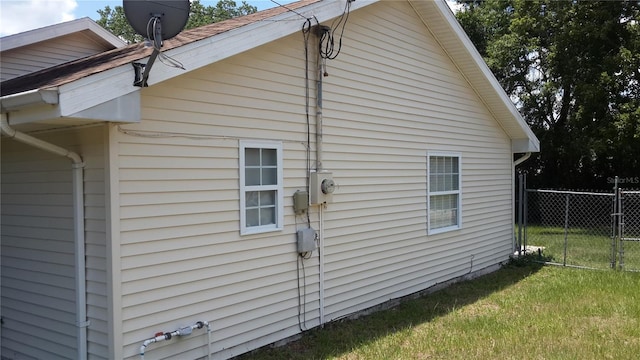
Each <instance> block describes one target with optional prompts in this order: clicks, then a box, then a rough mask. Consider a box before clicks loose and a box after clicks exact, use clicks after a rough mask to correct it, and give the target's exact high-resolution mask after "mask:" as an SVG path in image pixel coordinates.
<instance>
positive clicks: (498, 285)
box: [236, 255, 543, 360]
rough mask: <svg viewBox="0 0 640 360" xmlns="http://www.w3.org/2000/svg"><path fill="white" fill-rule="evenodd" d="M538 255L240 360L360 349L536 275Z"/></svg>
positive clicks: (331, 354)
mask: <svg viewBox="0 0 640 360" xmlns="http://www.w3.org/2000/svg"><path fill="white" fill-rule="evenodd" d="M536 259H537V255H536V256H527V257H523V258H521V259H518V260H512V261H511V262H510V263H508V264H506V265H505V266H503V267H502V268H501V269H500V270H498V271H496V272H493V273H490V274H487V275H484V276H482V277H479V278H476V279H474V280H469V281H463V282H459V283H455V284H453V285H451V286H448V287H446V288H444V289H441V290H438V291H436V292H432V293H426V294H424V295H421V296H419V297H418V298H413V297H411V298H410V297H407V298H405V299H402V301H400V304H399V305H397V306H395V307H393V308H390V309H387V310H382V311H378V312H374V313H372V314H369V315H366V316H363V317H360V318H357V319H345V320H338V321H333V322H330V323H328V324H325V326H324V328H314V329H312V330H309V331H307V332H305V333H303V334H302V337H301V338H300V339H298V340H296V341H293V342H290V343H287V344H286V345H283V346H279V347H271V346H267V347H263V348H261V349H258V350H255V351H253V352H250V353H247V354H244V355H241V356H239V357H237V358H236V360H256V359H257V360H267V359H269V360H271V359H274V360H275V359H278V360H280V359H291V360H294V359H326V358H332V357H338V356H341V355H343V354H345V353H347V352H350V351H352V350H353V349H356V348H358V347H361V346H363V345H366V344H368V343H371V342H373V341H375V340H376V339H378V338H381V337H385V336H387V335H391V334H393V333H396V332H398V331H403V330H405V329H409V328H411V327H413V326H416V325H419V324H422V323H426V322H429V321H431V320H433V319H435V318H438V317H440V316H444V315H446V314H448V313H450V312H452V311H454V310H456V309H458V308H460V307H463V306H465V305H468V304H473V303H474V302H476V301H478V300H480V299H482V298H484V297H486V296H488V295H490V294H492V293H494V292H498V291H501V290H503V289H505V288H507V287H509V286H511V285H514V284H516V283H518V282H519V281H521V280H523V279H524V278H526V277H528V276H530V275H532V274H534V273H536V272H537V271H538V270H540V269H541V268H542V266H543V265H542V264H540V263H538V262H536V261H534V260H536Z"/></svg>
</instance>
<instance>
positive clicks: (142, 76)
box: [132, 47, 160, 87]
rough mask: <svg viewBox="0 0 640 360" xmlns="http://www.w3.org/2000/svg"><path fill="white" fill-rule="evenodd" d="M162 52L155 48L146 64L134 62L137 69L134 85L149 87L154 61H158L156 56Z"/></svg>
mask: <svg viewBox="0 0 640 360" xmlns="http://www.w3.org/2000/svg"><path fill="white" fill-rule="evenodd" d="M158 54H160V50H159V49H157V48H155V47H154V48H153V52H152V53H151V56H149V61H147V63H146V64H141V63H133V64H132V65H133V68H134V70H135V77H136V78H135V79H134V80H133V86H138V87H147V86H149V84H147V79H149V72H150V71H151V67H152V66H153V63H154V62H155V61H156V58H157V57H158Z"/></svg>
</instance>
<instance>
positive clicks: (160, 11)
mask: <svg viewBox="0 0 640 360" xmlns="http://www.w3.org/2000/svg"><path fill="white" fill-rule="evenodd" d="M122 7H123V9H124V15H125V17H126V18H127V21H128V22H129V24H130V25H131V27H132V28H133V30H135V31H136V32H137V33H138V34H140V35H142V36H144V37H145V38H146V39H149V40H150V41H151V42H152V43H153V52H152V53H151V56H150V57H149V61H147V63H146V64H140V63H133V64H132V65H133V68H134V71H135V79H134V81H133V85H134V86H140V87H145V86H148V84H147V79H148V78H149V72H150V71H151V67H152V66H153V63H154V62H155V60H156V57H158V56H160V60H161V61H162V59H163V58H168V57H167V56H166V55H164V54H161V53H160V47H162V42H163V41H164V40H167V39H171V38H172V37H174V36H176V35H178V34H179V33H180V31H182V29H184V26H185V25H186V24H187V20H189V12H190V11H191V2H190V1H189V0H123V1H122ZM169 60H171V58H169ZM163 62H164V61H163ZM172 66H175V67H179V68H181V69H184V67H183V66H182V64H180V63H179V62H176V61H173V64H172Z"/></svg>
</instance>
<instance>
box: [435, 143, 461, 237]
mask: <svg viewBox="0 0 640 360" xmlns="http://www.w3.org/2000/svg"><path fill="white" fill-rule="evenodd" d="M432 157H451V158H457V159H458V184H457V185H458V189H457V190H447V191H431V158H432ZM439 195H442V196H446V195H458V202H457V204H456V207H457V213H456V224H455V225H452V226H446V227H440V228H435V229H432V226H431V222H432V219H431V197H432V196H439ZM461 228H462V154H460V153H457V152H443V151H429V152H427V234H428V235H434V234H440V233H444V232H448V231H454V230H459V229H461Z"/></svg>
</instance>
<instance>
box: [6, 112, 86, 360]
mask: <svg viewBox="0 0 640 360" xmlns="http://www.w3.org/2000/svg"><path fill="white" fill-rule="evenodd" d="M0 130H1V132H2V133H3V134H5V135H7V136H8V137H10V138H13V139H15V140H17V141H20V142H22V143H25V144H27V145H31V146H33V147H36V148H38V149H41V150H44V151H47V152H50V153H54V154H57V155H60V156H65V157H68V158H69V159H71V162H72V171H73V177H72V186H73V224H74V226H73V227H74V244H75V269H76V276H75V277H76V327H77V330H78V333H77V341H78V349H77V350H78V359H86V357H87V327H88V326H89V321H88V320H87V298H86V270H85V239H84V183H83V179H84V165H85V164H84V162H83V161H82V158H81V157H80V155H78V154H76V153H75V152H73V151H69V150H67V149H64V148H61V147H59V146H57V145H54V144H51V143H48V142H46V141H43V140H40V139H38V138H35V137H33V136H31V135H27V134H25V133H22V132H19V131H16V130H14V129H13V128H11V126H9V121H8V115H7V114H2V118H1V119H0Z"/></svg>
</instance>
